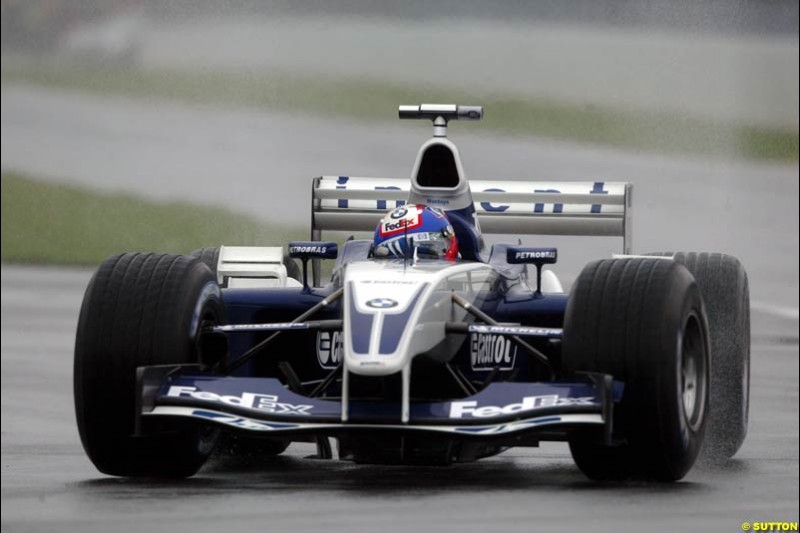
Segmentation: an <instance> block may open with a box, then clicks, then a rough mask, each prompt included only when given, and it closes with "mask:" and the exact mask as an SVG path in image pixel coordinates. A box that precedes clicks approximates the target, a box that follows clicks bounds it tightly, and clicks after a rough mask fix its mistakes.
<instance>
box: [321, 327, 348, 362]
mask: <svg viewBox="0 0 800 533" xmlns="http://www.w3.org/2000/svg"><path fill="white" fill-rule="evenodd" d="M342 337H343V335H342V332H341V331H320V332H319V333H317V361H318V362H319V366H321V367H322V368H327V369H334V368H336V367H337V366H339V362H340V361H341V360H342Z"/></svg>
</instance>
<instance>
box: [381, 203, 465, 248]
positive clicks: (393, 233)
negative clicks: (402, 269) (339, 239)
mask: <svg viewBox="0 0 800 533" xmlns="http://www.w3.org/2000/svg"><path fill="white" fill-rule="evenodd" d="M374 242H375V247H374V252H373V253H374V256H375V257H378V258H381V257H401V258H402V257H405V256H406V254H408V255H411V254H412V253H413V250H411V249H410V247H411V246H413V247H414V248H416V253H417V257H420V258H427V259H449V260H451V261H452V260H455V259H456V258H457V257H458V243H457V241H456V235H455V233H454V232H453V226H451V225H450V221H448V220H447V215H445V214H444V212H443V211H442V210H441V209H437V208H435V207H429V206H427V205H415V204H409V205H404V206H402V207H398V208H397V209H394V210H392V211H390V212H389V213H387V214H386V216H384V217H383V219H382V220H381V221H380V223H379V224H378V227H377V228H375V240H374Z"/></svg>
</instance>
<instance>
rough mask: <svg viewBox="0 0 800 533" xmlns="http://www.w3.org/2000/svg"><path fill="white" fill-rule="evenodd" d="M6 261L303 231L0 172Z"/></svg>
mask: <svg viewBox="0 0 800 533" xmlns="http://www.w3.org/2000/svg"><path fill="white" fill-rule="evenodd" d="M1 184H2V194H1V195H0V201H1V202H2V208H1V209H0V215H1V216H2V226H0V227H1V228H2V235H0V248H2V254H1V255H2V260H3V261H5V262H28V263H57V264H76V265H95V264H98V263H100V262H101V261H103V260H104V259H105V258H106V257H108V256H110V255H112V254H115V253H119V252H123V251H153V252H172V253H188V252H190V251H192V250H194V249H196V248H200V247H202V246H215V245H219V244H223V243H224V244H228V245H242V246H246V245H261V246H269V245H283V244H285V243H286V242H287V241H289V240H292V239H305V238H307V234H306V233H305V232H304V231H303V230H302V229H299V228H298V229H293V228H288V227H276V226H274V225H268V224H266V223H264V222H262V221H259V220H257V219H255V218H253V217H250V216H246V215H239V214H236V213H232V212H231V211H228V210H225V209H218V208H214V207H206V206H198V205H193V204H189V203H183V202H177V203H175V202H173V203H161V202H155V201H151V200H146V199H143V198H140V197H137V196H132V195H128V194H112V193H98V192H94V191H90V190H88V189H83V188H80V187H74V186H69V185H59V184H52V183H47V182H43V181H37V180H34V179H30V178H28V177H25V176H21V175H18V174H11V173H8V174H3V175H2V181H1Z"/></svg>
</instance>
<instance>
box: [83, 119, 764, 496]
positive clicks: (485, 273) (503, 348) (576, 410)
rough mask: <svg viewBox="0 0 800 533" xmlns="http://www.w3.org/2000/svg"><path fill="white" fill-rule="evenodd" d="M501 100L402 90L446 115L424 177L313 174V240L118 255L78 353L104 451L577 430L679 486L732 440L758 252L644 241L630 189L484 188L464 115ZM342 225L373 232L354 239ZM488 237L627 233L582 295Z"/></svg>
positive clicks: (606, 468) (625, 471)
mask: <svg viewBox="0 0 800 533" xmlns="http://www.w3.org/2000/svg"><path fill="white" fill-rule="evenodd" d="M482 115H483V110H482V108H480V107H471V106H456V105H421V106H401V107H400V118H410V119H429V120H432V121H433V124H434V137H433V138H431V139H430V140H428V141H427V142H425V143H424V144H423V145H422V147H421V148H420V150H419V153H418V155H417V159H416V162H415V164H414V168H413V172H412V174H411V179H410V182H409V181H405V180H394V179H376V178H353V177H346V176H334V177H329V176H324V177H318V178H315V179H314V180H313V186H312V198H311V215H312V219H311V220H312V226H311V240H310V241H304V242H292V243H289V245H288V247H287V250H286V253H285V252H284V248H282V247H275V248H271V247H228V246H223V247H218V248H204V249H201V250H198V251H196V252H195V253H194V254H192V255H165V254H150V253H126V254H121V255H117V256H114V257H111V258H110V259H108V260H106V261H105V262H104V263H103V264H102V265H101V266H100V268H99V269H98V271H97V273H96V274H95V275H94V277H93V278H92V281H91V283H90V284H89V287H88V288H87V290H86V296H85V299H84V302H83V307H82V309H81V314H80V321H79V324H78V333H77V341H76V347H75V406H76V412H77V422H78V428H79V431H80V436H81V440H82V442H83V446H84V448H85V450H86V453H87V454H88V456H89V458H90V459H91V460H92V462H93V463H94V464H95V465H96V467H97V468H98V469H99V470H100V471H101V472H104V473H106V474H111V475H117V476H160V477H182V476H191V475H193V474H194V473H196V472H197V470H198V469H199V468H200V467H201V466H202V465H203V463H204V461H205V460H206V459H207V458H208V456H209V454H210V453H211V452H212V450H213V449H214V448H215V446H216V445H218V444H219V443H221V442H223V441H224V442H225V446H226V448H227V449H229V450H231V449H232V450H240V451H241V450H247V451H248V452H249V453H259V454H263V455H274V454H279V453H281V452H282V451H283V450H285V449H286V447H287V446H288V445H289V443H291V442H293V441H305V442H314V443H316V445H317V450H318V455H319V456H320V457H322V458H331V457H332V450H331V444H330V442H331V441H330V439H331V438H333V439H335V442H336V444H337V448H338V456H339V458H340V459H342V460H352V461H355V462H359V463H393V464H450V463H453V462H463V461H471V460H475V459H478V458H482V457H487V456H491V455H494V454H497V453H500V452H502V451H503V450H506V449H508V448H509V447H512V446H538V444H539V443H540V442H542V441H553V440H556V441H567V442H568V443H569V446H570V450H571V452H572V455H573V457H574V459H575V462H576V463H577V465H578V466H579V467H580V469H581V470H582V471H583V472H584V473H585V474H586V475H587V476H589V477H590V478H592V479H598V480H604V479H620V478H636V479H654V480H663V481H671V480H677V479H680V478H682V477H683V476H684V475H685V474H686V473H687V472H688V471H689V469H690V468H691V467H692V465H693V464H694V462H695V460H696V458H697V457H698V454H699V453H701V447H703V446H704V442H705V451H704V453H706V454H707V455H708V456H709V457H715V458H722V459H725V458H728V457H730V456H732V455H733V454H734V453H735V452H736V451H737V450H738V448H739V447H740V445H741V444H742V441H743V440H744V437H745V434H746V430H747V412H748V381H749V345H750V339H749V328H750V317H749V294H748V285H747V276H746V274H745V272H744V269H743V268H742V266H741V265H740V263H739V262H738V261H737V260H736V259H735V258H733V257H730V256H727V255H723V254H716V253H662V254H652V255H631V190H632V189H631V185H630V184H627V183H610V182H587V183H580V182H569V183H542V182H522V181H515V182H497V181H473V182H472V183H471V184H470V183H469V182H468V181H467V179H466V177H465V175H464V171H463V169H462V165H461V159H460V156H459V152H458V149H457V148H456V146H455V145H454V144H453V143H452V142H451V141H450V140H448V139H447V137H446V134H447V125H448V121H451V120H456V119H458V120H465V119H467V120H477V119H480V118H481V117H482ZM376 225H377V229H375V228H376ZM324 230H338V231H361V232H363V231H370V232H372V231H374V232H375V233H374V238H372V239H354V238H352V237H351V238H350V239H348V240H346V241H345V242H344V243H343V244H341V246H339V245H337V243H334V242H325V241H323V240H322V231H324ZM483 233H499V234H526V235H602V236H619V237H622V238H623V243H624V244H623V253H624V254H625V255H619V256H614V257H613V258H611V259H603V260H598V261H594V262H592V263H590V264H588V265H587V266H586V267H585V268H584V269H583V271H582V272H581V273H580V275H579V276H578V278H577V280H576V281H575V282H574V285H573V287H572V290H571V292H570V293H569V294H565V292H564V290H563V289H562V286H561V283H560V282H559V280H558V278H557V277H556V275H555V274H554V273H553V272H552V270H550V269H549V267H547V265H552V264H553V263H555V262H556V260H557V251H556V250H555V249H554V248H540V247H536V248H534V247H529V246H522V245H521V244H494V245H493V246H491V247H487V246H485V244H484V240H483V237H482V235H483ZM515 240H516V239H515ZM329 259H330V260H332V259H335V263H334V264H333V268H332V274H331V275H330V279H327V280H325V282H324V283H323V282H322V275H321V272H322V269H321V261H322V260H329ZM300 265H302V268H301V266H300ZM309 267H310V268H309ZM326 277H327V276H326ZM218 441H219V442H218Z"/></svg>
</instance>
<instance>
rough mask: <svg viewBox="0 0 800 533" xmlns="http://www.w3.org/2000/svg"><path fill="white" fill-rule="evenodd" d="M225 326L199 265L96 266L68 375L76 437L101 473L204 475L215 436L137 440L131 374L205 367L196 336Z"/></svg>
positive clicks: (170, 434) (161, 258)
mask: <svg viewBox="0 0 800 533" xmlns="http://www.w3.org/2000/svg"><path fill="white" fill-rule="evenodd" d="M223 318H224V307H223V304H222V297H221V294H220V290H219V287H218V286H217V283H216V281H215V279H214V277H213V275H212V274H211V271H210V270H209V269H208V268H207V267H206V266H205V265H204V264H203V263H202V262H200V261H198V260H196V259H193V258H191V257H188V256H181V255H166V254H145V253H128V254H122V255H117V256H114V257H111V258H109V259H107V260H106V261H105V262H103V264H101V265H100V268H99V269H98V270H97V272H96V273H95V275H94V277H93V278H92V280H91V282H90V283H89V286H88V288H87V289H86V294H85V296H84V300H83V306H82V307H81V313H80V318H79V321H78V331H77V338H76V342H75V367H74V396H75V412H76V417H77V422H78V431H79V433H80V437H81V442H82V443H83V447H84V449H85V450H86V454H87V455H88V456H89V459H91V461H92V462H93V463H94V465H95V466H96V467H97V469H98V470H100V471H101V472H103V473H105V474H110V475H114V476H148V477H187V476H191V475H193V474H194V473H195V472H197V470H198V469H199V468H200V467H201V466H202V464H203V463H204V462H205V460H206V458H207V457H208V455H209V454H210V453H211V451H212V449H213V447H214V445H215V442H216V431H213V430H210V429H208V428H206V427H201V426H196V425H191V426H182V427H180V428H170V430H169V431H164V432H163V433H155V434H151V435H149V436H134V425H135V421H136V412H135V399H136V395H137V390H136V368H137V367H139V366H146V365H163V364H186V363H199V362H201V353H200V350H199V349H198V343H197V335H198V332H199V330H200V328H201V327H202V326H203V324H208V323H220V322H221V321H222V320H223ZM220 355H224V354H220ZM202 358H203V359H207V358H212V354H207V353H205V354H203V357H202Z"/></svg>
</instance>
